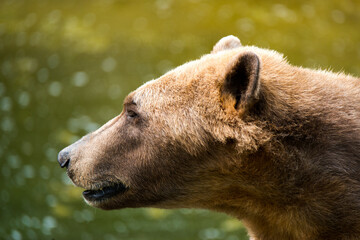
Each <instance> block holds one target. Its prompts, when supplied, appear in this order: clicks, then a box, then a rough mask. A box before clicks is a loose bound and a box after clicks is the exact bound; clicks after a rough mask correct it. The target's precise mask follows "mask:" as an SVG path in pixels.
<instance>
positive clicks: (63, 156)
mask: <svg viewBox="0 0 360 240" xmlns="http://www.w3.org/2000/svg"><path fill="white" fill-rule="evenodd" d="M58 162H59V164H60V167H61V168H64V167H66V168H68V167H69V164H70V154H69V152H68V151H64V150H62V151H61V152H59V155H58Z"/></svg>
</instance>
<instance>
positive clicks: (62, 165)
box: [60, 158, 70, 168]
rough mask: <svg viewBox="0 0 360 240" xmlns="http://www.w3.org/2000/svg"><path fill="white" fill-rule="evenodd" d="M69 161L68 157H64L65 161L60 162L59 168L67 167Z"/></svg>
mask: <svg viewBox="0 0 360 240" xmlns="http://www.w3.org/2000/svg"><path fill="white" fill-rule="evenodd" d="M69 163H70V158H69V159H66V161H65V162H63V163H60V167H61V168H64V167H66V168H68V166H69Z"/></svg>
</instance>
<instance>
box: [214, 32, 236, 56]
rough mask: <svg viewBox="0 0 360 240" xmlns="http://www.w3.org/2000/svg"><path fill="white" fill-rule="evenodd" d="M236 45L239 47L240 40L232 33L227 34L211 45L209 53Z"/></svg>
mask: <svg viewBox="0 0 360 240" xmlns="http://www.w3.org/2000/svg"><path fill="white" fill-rule="evenodd" d="M237 47H241V43H240V40H239V39H238V38H237V37H235V36H233V35H229V36H227V37H223V38H222V39H220V40H219V41H218V42H217V43H216V44H215V46H214V47H213V50H212V51H211V53H217V52H220V51H223V50H227V49H232V48H237Z"/></svg>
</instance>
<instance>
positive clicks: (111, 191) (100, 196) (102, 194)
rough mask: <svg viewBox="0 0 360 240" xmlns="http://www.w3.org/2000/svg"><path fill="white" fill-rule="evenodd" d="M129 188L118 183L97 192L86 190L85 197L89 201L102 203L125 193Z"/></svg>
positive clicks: (96, 190)
mask: <svg viewBox="0 0 360 240" xmlns="http://www.w3.org/2000/svg"><path fill="white" fill-rule="evenodd" d="M127 189H128V188H127V187H126V186H125V185H124V184H122V183H117V184H113V185H111V186H105V187H102V188H99V189H95V190H93V189H92V190H85V191H84V192H83V196H84V198H85V199H86V200H88V201H101V200H106V199H109V198H111V197H114V196H116V195H118V194H121V193H124V192H125V191H126V190H127Z"/></svg>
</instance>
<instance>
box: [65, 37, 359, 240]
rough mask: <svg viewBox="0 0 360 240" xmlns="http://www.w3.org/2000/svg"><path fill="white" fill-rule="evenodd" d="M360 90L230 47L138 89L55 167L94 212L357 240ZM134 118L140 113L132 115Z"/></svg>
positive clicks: (272, 234) (269, 55) (258, 233)
mask: <svg viewBox="0 0 360 240" xmlns="http://www.w3.org/2000/svg"><path fill="white" fill-rule="evenodd" d="M359 103H360V80H359V79H358V78H354V77H351V76H349V75H345V74H335V73H331V72H328V71H318V70H310V69H305V68H301V67H294V66H291V65H289V64H288V63H287V62H286V61H285V60H284V58H283V57H282V55H280V54H279V53H277V52H275V51H270V50H265V49H260V48H257V47H249V46H241V44H240V41H239V40H238V39H237V38H235V37H233V36H229V37H226V38H224V39H222V40H220V41H219V43H217V44H216V45H215V46H214V49H213V51H212V53H211V54H208V55H205V56H203V57H202V58H201V59H199V60H196V61H192V62H189V63H186V64H184V65H182V66H180V67H178V68H176V69H174V70H172V71H170V72H168V73H166V74H165V75H164V76H162V77H160V78H159V79H157V80H153V81H150V82H148V83H146V84H144V85H143V86H141V87H140V88H139V89H137V90H135V91H134V92H132V93H131V94H129V96H128V97H127V98H126V99H125V103H124V111H123V112H122V113H121V114H120V115H119V116H117V117H115V118H114V119H112V120H111V121H109V122H108V123H107V124H106V125H104V126H103V127H102V128H100V129H99V130H97V131H96V132H94V133H90V134H89V135H88V136H86V137H84V138H83V139H81V140H80V141H79V142H77V143H75V144H74V145H71V146H69V147H68V148H66V149H65V150H63V151H62V152H60V154H59V162H60V163H62V164H64V161H65V160H70V163H69V165H68V174H69V176H70V178H71V179H72V181H73V182H74V183H75V184H76V185H77V186H80V187H83V188H85V189H99V188H101V187H103V186H106V185H108V184H112V183H116V182H121V183H123V184H125V185H126V186H127V191H126V192H124V193H122V194H119V195H116V196H115V197H112V198H109V199H106V200H103V201H91V202H89V204H90V205H92V206H95V207H99V208H103V209H118V208H126V207H159V208H179V207H181V208H205V209H211V210H215V211H221V212H225V213H228V214H230V215H232V216H235V217H237V218H239V219H241V220H243V222H244V224H245V225H246V227H247V228H248V230H249V235H250V237H251V238H252V239H304V240H305V239H344V240H345V239H360V174H359V171H360V120H359V119H360V104H359ZM134 112H135V113H136V114H134Z"/></svg>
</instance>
